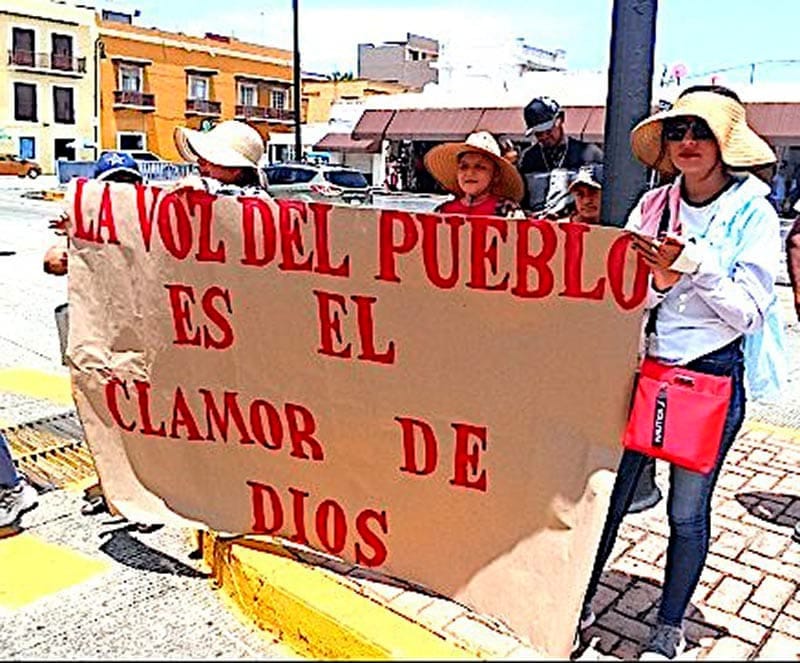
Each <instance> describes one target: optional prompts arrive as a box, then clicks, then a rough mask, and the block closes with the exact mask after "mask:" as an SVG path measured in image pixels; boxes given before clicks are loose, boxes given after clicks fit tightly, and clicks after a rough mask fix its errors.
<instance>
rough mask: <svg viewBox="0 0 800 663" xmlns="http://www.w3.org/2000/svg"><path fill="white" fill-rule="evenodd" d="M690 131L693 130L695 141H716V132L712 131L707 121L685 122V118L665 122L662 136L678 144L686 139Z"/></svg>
mask: <svg viewBox="0 0 800 663" xmlns="http://www.w3.org/2000/svg"><path fill="white" fill-rule="evenodd" d="M689 129H691V130H692V137H693V138H694V139H695V140H715V137H714V132H713V131H711V128H710V127H709V126H708V124H706V121H705V120H702V119H700V118H698V119H695V120H685V119H683V118H675V119H673V118H670V119H668V120H664V126H663V128H662V131H661V134H662V135H663V136H664V140H668V141H671V142H676V143H678V142H680V141H682V140H683V139H684V138H685V137H686V134H687V133H688V131H689Z"/></svg>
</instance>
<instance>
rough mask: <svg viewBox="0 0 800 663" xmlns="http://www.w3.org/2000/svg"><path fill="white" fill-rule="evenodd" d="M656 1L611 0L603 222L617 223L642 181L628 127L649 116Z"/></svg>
mask: <svg viewBox="0 0 800 663" xmlns="http://www.w3.org/2000/svg"><path fill="white" fill-rule="evenodd" d="M657 7H658V0H614V7H613V9H612V18H611V62H610V66H609V70H608V95H607V97H606V126H605V140H604V152H605V159H604V164H603V171H604V172H605V183H604V185H603V199H602V214H601V218H602V220H603V224H604V225H609V226H623V225H625V220H626V219H627V216H628V213H629V212H630V210H631V209H632V208H633V205H634V204H635V203H636V201H637V199H638V198H639V196H640V195H641V194H642V192H643V191H644V189H645V185H646V182H647V175H646V170H645V167H644V166H643V165H641V164H640V163H639V162H638V161H636V159H635V158H634V156H633V154H632V152H631V143H630V133H631V129H633V127H634V126H635V125H636V123H637V122H639V120H642V119H643V118H645V117H647V116H648V115H649V114H650V108H651V106H652V90H653V63H654V58H655V41H656V10H657Z"/></svg>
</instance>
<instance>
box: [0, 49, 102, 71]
mask: <svg viewBox="0 0 800 663" xmlns="http://www.w3.org/2000/svg"><path fill="white" fill-rule="evenodd" d="M8 66H10V67H11V66H13V67H28V68H30V69H41V70H47V71H64V72H68V73H73V74H85V73H86V58H74V57H72V55H71V54H64V53H33V52H32V51H20V50H11V51H9V52H8Z"/></svg>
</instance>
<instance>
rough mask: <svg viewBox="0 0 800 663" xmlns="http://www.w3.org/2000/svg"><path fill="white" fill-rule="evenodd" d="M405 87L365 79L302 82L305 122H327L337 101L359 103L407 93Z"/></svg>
mask: <svg viewBox="0 0 800 663" xmlns="http://www.w3.org/2000/svg"><path fill="white" fill-rule="evenodd" d="M409 89H411V88H409V87H408V86H407V85H401V84H400V83H394V82H390V81H371V80H368V79H366V78H356V79H352V80H332V81H319V80H304V81H303V104H304V106H305V112H306V122H308V123H309V124H313V123H315V122H327V121H328V120H329V119H330V114H331V106H333V104H334V103H336V102H337V101H344V102H347V101H352V102H356V101H360V100H362V99H365V98H366V97H372V96H375V95H379V94H380V95H383V94H401V93H403V92H408V91H409Z"/></svg>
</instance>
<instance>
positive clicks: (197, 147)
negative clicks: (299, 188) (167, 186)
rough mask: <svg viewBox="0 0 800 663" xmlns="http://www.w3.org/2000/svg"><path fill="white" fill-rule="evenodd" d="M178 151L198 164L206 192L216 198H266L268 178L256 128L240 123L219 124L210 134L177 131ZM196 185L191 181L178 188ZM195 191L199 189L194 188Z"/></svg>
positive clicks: (189, 160)
mask: <svg viewBox="0 0 800 663" xmlns="http://www.w3.org/2000/svg"><path fill="white" fill-rule="evenodd" d="M174 140H175V147H176V148H177V149H178V152H179V153H180V155H181V156H182V157H183V158H184V159H185V160H186V161H188V162H190V163H195V164H197V167H198V169H199V170H200V176H201V180H200V182H199V184H202V186H203V188H205V189H206V190H208V191H209V192H210V193H213V194H216V195H226V194H227V195H264V188H265V187H266V178H265V176H264V174H263V171H262V169H261V168H260V167H259V162H260V161H261V158H262V157H263V156H264V139H263V138H262V137H261V134H259V133H258V131H256V130H255V129H254V128H253V127H251V126H250V125H249V124H246V123H244V122H239V121H237V120H226V121H225V122H220V123H219V124H217V125H216V126H214V128H212V129H211V130H210V131H197V130H196V129H189V128H187V127H176V128H175V132H174ZM186 185H192V186H193V185H194V181H193V180H192V179H191V178H188V179H187V180H186V181H184V182H181V183H178V185H177V186H178V188H182V187H183V186H186ZM193 188H199V187H194V186H193Z"/></svg>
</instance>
